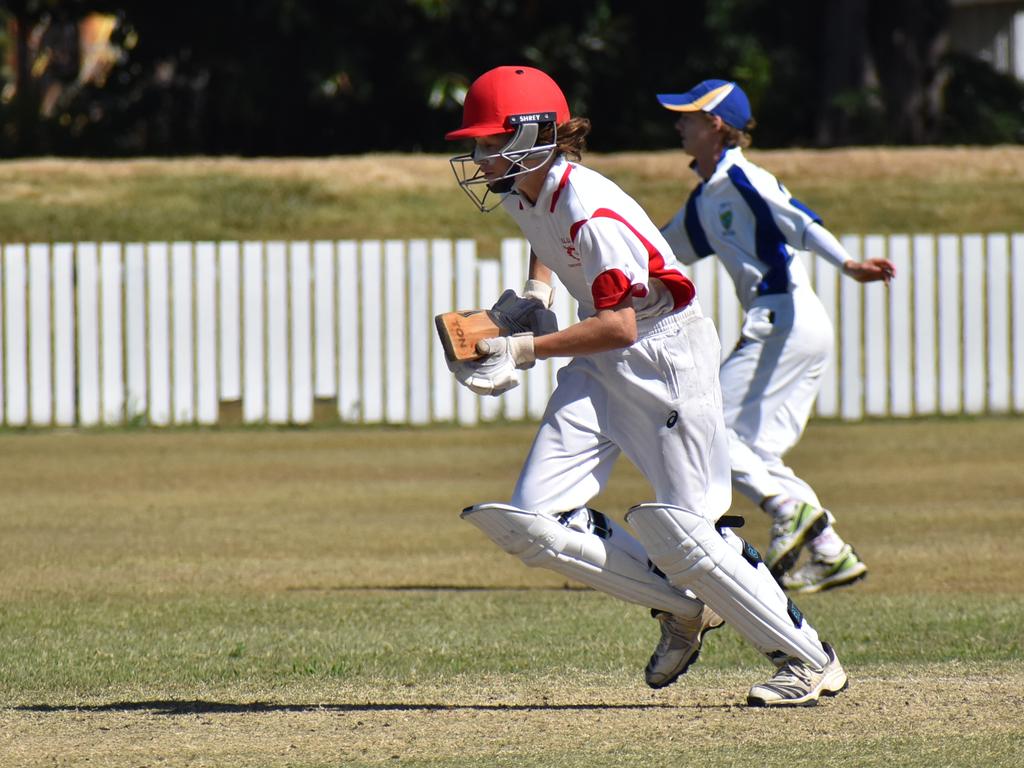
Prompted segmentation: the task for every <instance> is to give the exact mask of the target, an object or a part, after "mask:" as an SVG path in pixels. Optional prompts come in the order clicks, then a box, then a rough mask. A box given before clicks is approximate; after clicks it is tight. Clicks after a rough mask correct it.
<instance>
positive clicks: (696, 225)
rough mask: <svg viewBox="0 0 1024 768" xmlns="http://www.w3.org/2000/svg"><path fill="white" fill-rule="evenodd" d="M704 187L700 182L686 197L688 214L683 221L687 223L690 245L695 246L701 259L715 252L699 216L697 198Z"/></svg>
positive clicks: (695, 250)
mask: <svg viewBox="0 0 1024 768" xmlns="http://www.w3.org/2000/svg"><path fill="white" fill-rule="evenodd" d="M703 189H704V185H703V184H698V185H697V186H696V188H695V189H694V190H693V192H691V193H690V196H689V197H688V198H687V199H686V214H685V215H684V217H683V223H684V224H685V225H686V234H687V235H689V237H690V245H692V246H693V250H694V252H695V253H696V254H697V257H698V258H701V259H703V258H704V257H705V256H710V255H711V254H712V253H714V251H713V250H711V243H709V242H708V236H707V235H706V234H704V227H702V226H701V223H700V218H699V217H698V216H697V198H698V197H700V193H701V192H702V191H703Z"/></svg>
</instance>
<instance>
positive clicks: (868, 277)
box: [843, 259, 896, 283]
mask: <svg viewBox="0 0 1024 768" xmlns="http://www.w3.org/2000/svg"><path fill="white" fill-rule="evenodd" d="M843 272H844V273H846V274H847V275H849V276H850V277H852V278H853V279H854V280H856V281H857V282H858V283H875V282H878V281H879V280H882V281H883V282H886V283H888V282H889V281H890V280H892V279H893V278H894V277H896V265H895V264H893V263H892V262H891V261H889V260H888V259H867V260H866V261H854V260H853V259H851V260H850V261H848V262H846V263H845V264H843Z"/></svg>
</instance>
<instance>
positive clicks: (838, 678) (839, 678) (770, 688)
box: [747, 643, 849, 707]
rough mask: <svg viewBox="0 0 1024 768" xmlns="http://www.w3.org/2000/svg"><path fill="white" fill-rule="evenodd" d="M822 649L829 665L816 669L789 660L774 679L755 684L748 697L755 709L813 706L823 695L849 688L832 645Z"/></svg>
mask: <svg viewBox="0 0 1024 768" xmlns="http://www.w3.org/2000/svg"><path fill="white" fill-rule="evenodd" d="M821 647H822V648H823V649H824V650H825V653H826V654H828V663H826V664H825V667H824V668H823V669H816V668H815V667H813V666H811V665H810V664H808V663H807V662H805V661H801V660H800V659H796V658H792V657H790V658H786V659H784V660H783V662H782V665H781V666H780V667H779V669H778V671H776V673H775V674H774V675H773V676H772V679H771V680H769V681H768V682H766V683H761V684H760V685H755V686H754V687H753V688H751V689H750V693H748V694H747V704H748V705H750V706H751V707H813V706H814V705H815V704H817V703H818V698H819V697H820V696H835V695H836V694H837V693H839V692H840V691H841V690H843V689H844V688H846V686H847V685H849V679H848V678H847V677H846V672H845V671H844V670H843V667H842V665H841V664H840V663H839V659H838V658H836V652H835V650H833V648H832V646H831V645H829V644H828V643H822V644H821Z"/></svg>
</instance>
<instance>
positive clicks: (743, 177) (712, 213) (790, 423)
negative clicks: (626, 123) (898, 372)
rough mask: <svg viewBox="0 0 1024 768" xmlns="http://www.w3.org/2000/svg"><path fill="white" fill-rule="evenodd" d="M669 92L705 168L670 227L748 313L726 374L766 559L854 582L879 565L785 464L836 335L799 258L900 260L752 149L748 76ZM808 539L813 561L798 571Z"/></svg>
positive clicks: (791, 574)
mask: <svg viewBox="0 0 1024 768" xmlns="http://www.w3.org/2000/svg"><path fill="white" fill-rule="evenodd" d="M658 101H659V102H660V103H661V105H662V106H663V107H665V108H666V109H669V110H671V111H673V112H676V113H678V115H679V118H678V120H677V121H676V129H677V130H678V131H679V134H680V136H681V137H682V143H683V151H684V152H685V153H686V154H687V155H689V156H690V157H691V158H693V161H692V163H691V168H693V170H694V171H695V172H696V173H697V176H698V177H699V182H698V184H697V186H696V187H694V189H693V190H692V192H691V193H690V196H689V198H688V199H687V201H686V204H685V205H684V206H683V207H682V208H681V209H680V211H679V212H678V213H677V214H676V216H675V217H674V218H673V219H672V220H671V221H670V222H669V223H668V224H666V225H665V226H664V227H662V230H661V233H662V235H664V237H665V239H666V240H667V241H668V243H669V245H671V246H672V250H673V252H674V254H675V256H676V258H677V259H678V260H679V261H681V262H683V263H684V264H692V263H694V262H695V261H696V260H697V259H700V258H703V257H705V256H710V255H712V254H714V255H716V256H717V257H718V258H719V259H720V260H721V263H722V265H723V266H724V267H725V270H726V271H727V272H728V273H729V276H730V277H731V278H732V281H733V283H734V284H735V288H736V296H737V297H738V299H739V303H740V305H741V306H742V307H743V311H744V318H743V325H742V328H741V330H740V343H739V344H737V345H736V347H735V349H733V351H732V353H731V354H730V355H729V356H728V358H726V360H725V362H724V363H722V367H721V371H720V380H721V385H722V395H723V406H724V410H725V422H726V426H727V428H728V433H729V459H730V462H731V464H732V485H733V489H734V490H736V491H738V492H739V493H741V494H742V495H744V496H746V497H747V498H748V499H750V500H751V501H752V502H753V503H754V504H756V505H758V506H759V507H760V508H761V509H762V510H764V511H765V512H766V513H767V514H768V515H769V516H770V517H771V520H772V529H771V544H770V545H769V548H768V551H767V553H766V554H765V557H764V562H765V564H766V565H767V566H768V567H769V569H771V572H772V574H773V575H774V576H775V577H776V579H778V580H779V581H780V583H781V584H782V585H783V586H784V587H785V588H787V589H790V590H792V591H794V592H819V591H821V590H825V589H831V588H833V587H839V586H842V585H844V584H851V583H853V582H855V581H857V580H859V579H861V578H863V577H864V576H865V575H866V574H867V570H868V569H867V566H866V565H865V564H864V562H863V560H861V558H860V557H859V556H858V555H857V553H856V552H855V551H854V549H853V547H851V546H850V545H849V544H848V543H846V542H845V541H844V540H843V539H842V538H841V537H840V536H839V534H838V533H836V530H835V527H834V526H833V523H834V522H835V518H834V516H833V515H832V513H831V512H828V511H827V510H826V509H825V508H824V506H823V505H822V502H821V500H820V499H819V498H818V496H817V494H816V493H815V491H814V489H813V488H811V486H810V485H809V484H808V483H807V482H806V481H805V480H803V479H801V478H800V477H799V476H798V475H797V474H796V473H795V472H794V471H793V470H792V469H791V468H790V467H789V466H787V465H786V463H785V462H784V461H783V456H784V455H785V454H786V452H787V451H789V449H791V448H792V447H793V446H794V445H796V443H797V441H799V439H800V437H801V435H802V434H803V432H804V428H805V427H806V425H807V420H808V418H809V416H810V413H811V409H812V407H813V405H814V401H815V399H816V398H817V395H818V390H819V389H820V387H821V381H822V374H823V372H824V371H825V370H826V368H827V367H828V364H829V360H830V358H831V355H832V347H833V344H834V341H833V339H834V335H835V334H834V331H833V329H832V321H831V320H830V318H829V316H828V313H827V312H826V310H825V307H824V306H823V305H822V303H821V300H820V299H819V298H818V296H817V295H816V294H815V292H814V289H813V288H812V287H811V282H810V278H809V277H808V274H807V270H806V269H805V267H804V263H803V261H802V260H801V259H799V258H794V256H795V255H796V253H797V251H811V252H812V253H815V254H817V255H819V256H821V257H822V258H824V259H825V260H826V261H828V262H830V263H831V264H833V265H834V266H835V267H836V268H837V269H839V270H841V272H842V273H843V274H844V275H847V276H848V277H852V278H853V279H854V280H857V281H858V282H861V283H868V282H873V281H876V280H878V281H884V282H889V280H891V279H892V278H893V277H894V276H895V274H896V268H895V266H894V265H893V263H892V262H891V261H889V260H887V259H867V260H866V261H857V260H855V259H853V258H851V257H850V254H849V253H848V252H847V251H846V249H845V248H844V247H843V245H842V244H841V243H840V242H839V241H838V240H837V239H836V237H835V235H833V234H832V233H831V232H830V231H829V230H828V229H826V228H825V227H824V226H823V225H822V222H821V219H820V218H819V216H818V215H817V214H816V213H815V212H814V211H812V210H811V209H810V208H808V207H807V206H806V205H804V204H802V203H801V202H800V201H799V200H797V199H796V198H794V197H793V196H792V195H790V193H789V191H788V190H787V189H786V187H785V186H783V184H782V183H781V182H780V181H779V180H778V179H777V178H776V177H775V176H774V175H773V174H771V173H770V172H768V171H767V170H765V169H764V168H761V167H760V166H758V165H756V164H754V163H752V162H751V161H750V160H748V159H747V158H746V157H745V156H744V154H743V150H744V148H746V147H748V146H750V131H751V130H753V128H754V120H753V116H752V115H751V111H750V100H749V99H748V98H747V95H746V94H745V93H744V92H743V89H742V88H740V86H739V85H737V84H736V83H734V82H731V81H728V80H705V81H703V82H701V83H699V84H698V85H696V86H695V87H694V88H691V89H690V90H689V91H687V92H686V93H681V94H660V95H658ZM724 341H729V340H724ZM805 547H806V549H807V550H808V551H809V553H810V558H809V561H808V562H807V563H806V564H805V565H803V566H802V567H800V568H795V566H796V563H797V561H798V559H799V557H800V554H801V551H802V550H803V549H804V548H805ZM768 687H769V688H771V687H772V684H769V686H768Z"/></svg>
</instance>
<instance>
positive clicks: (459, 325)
mask: <svg viewBox="0 0 1024 768" xmlns="http://www.w3.org/2000/svg"><path fill="white" fill-rule="evenodd" d="M434 325H435V326H437V335H438V337H439V338H440V339H441V346H443V347H444V355H445V357H446V358H448V361H449V362H452V363H457V362H462V361H465V360H476V359H477V358H479V357H481V355H480V354H479V353H477V351H476V343H477V342H478V341H480V340H481V339H490V338H493V337H495V336H508V335H509V334H510V333H511V332H512V331H511V328H510V327H509V323H508V322H507V320H506V319H505V318H504V317H502V316H501V314H500V313H498V312H493V311H491V310H489V309H466V310H460V311H456V312H444V313H443V314H440V315H437V316H436V317H435V318H434Z"/></svg>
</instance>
